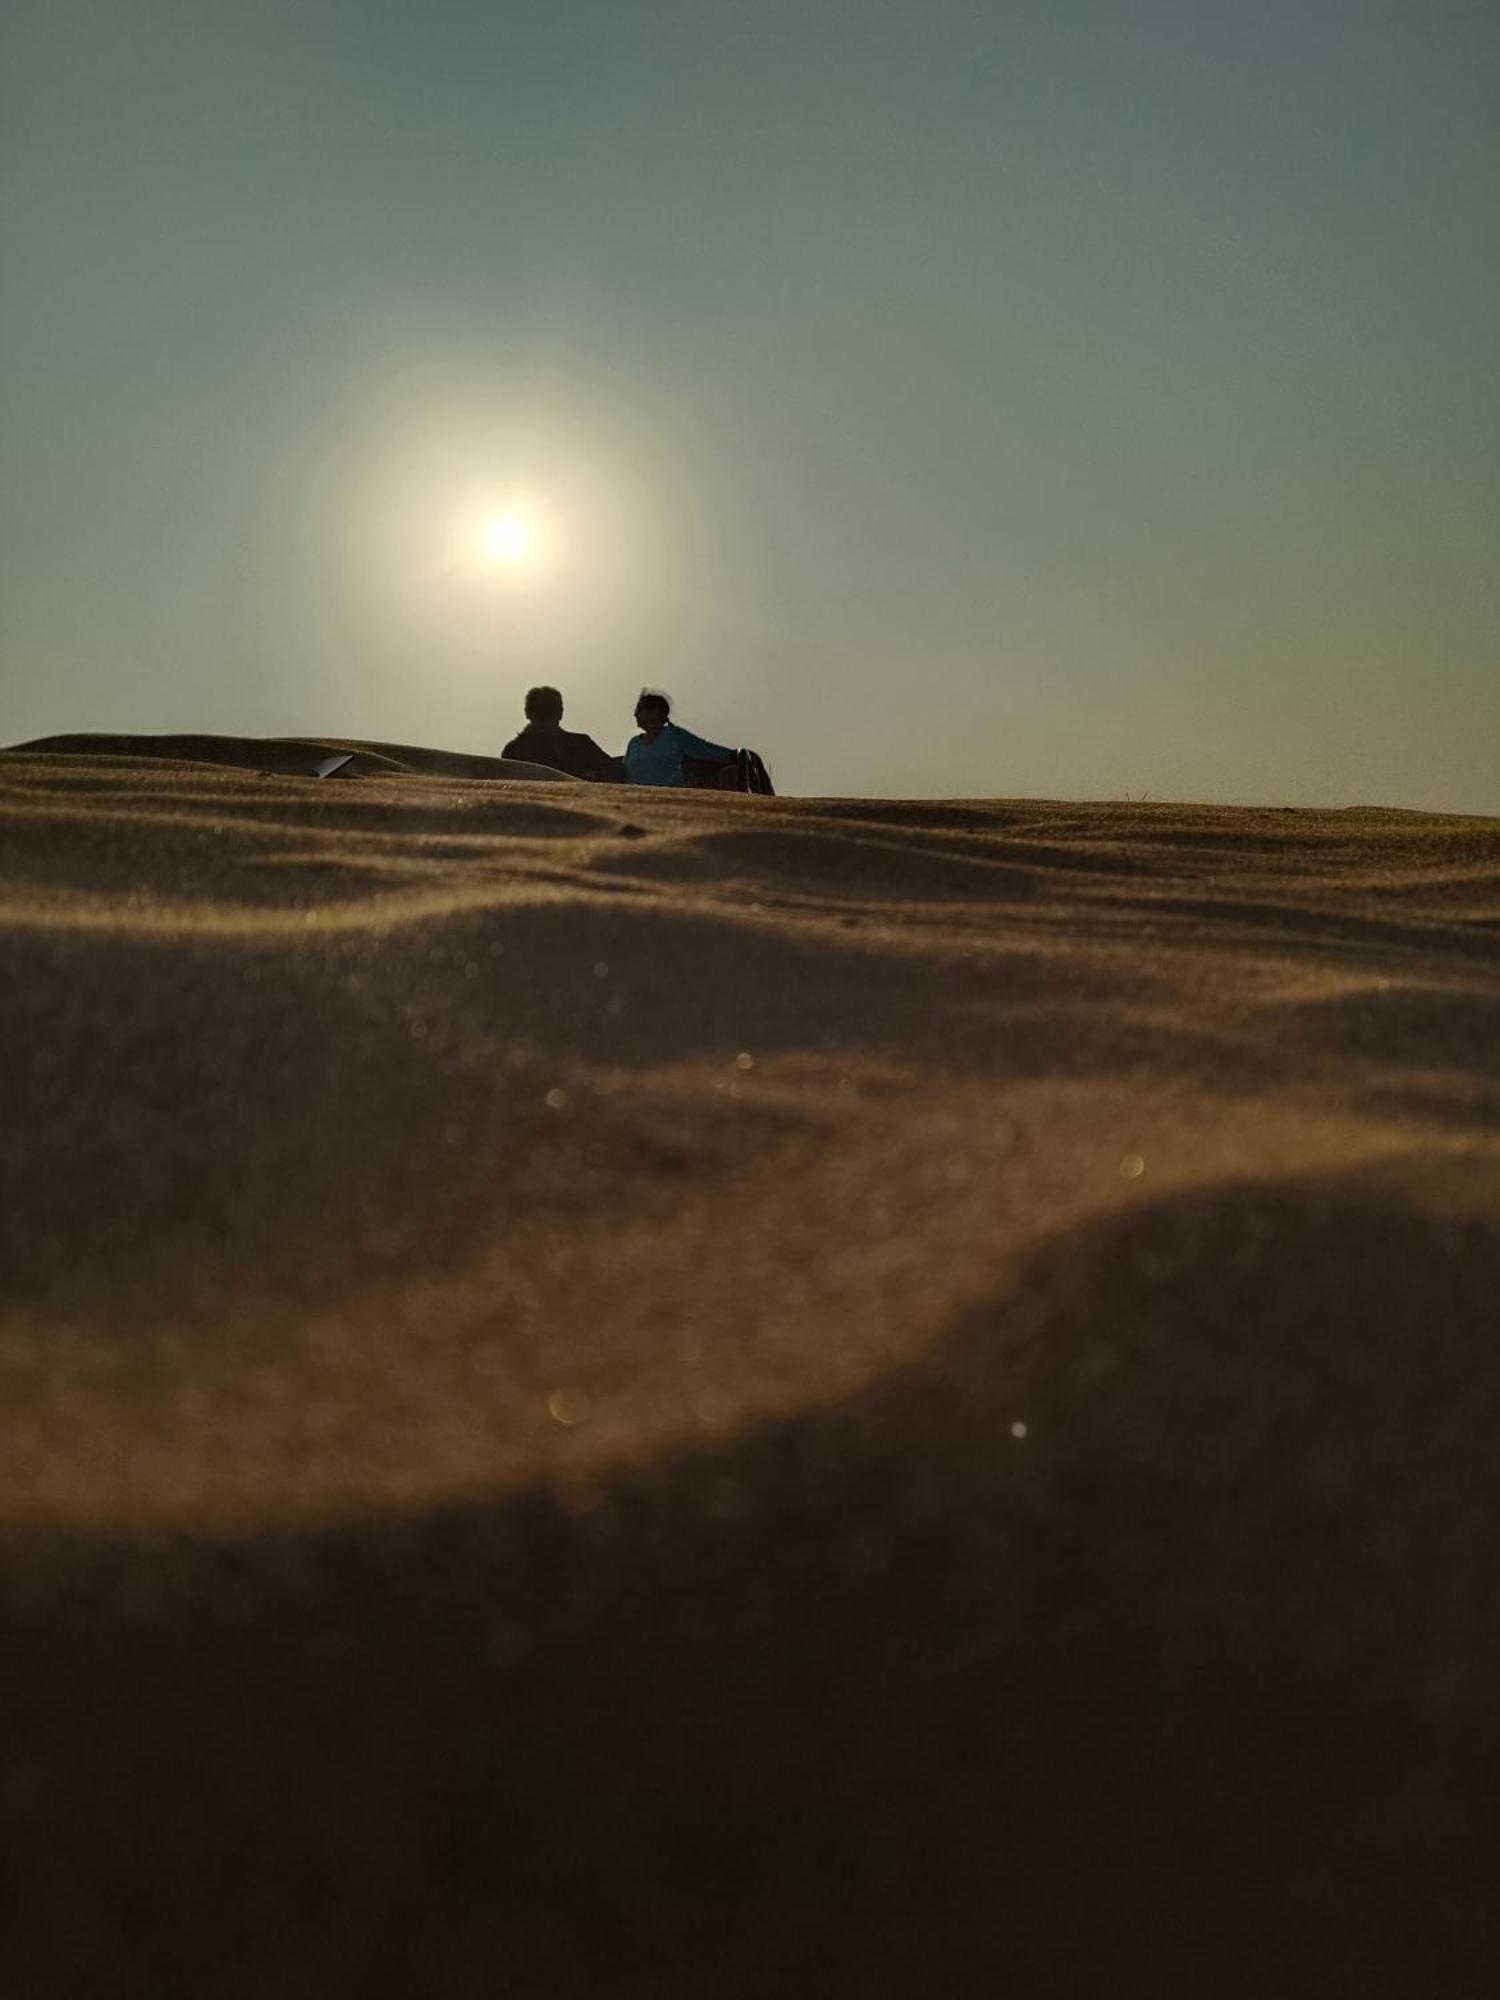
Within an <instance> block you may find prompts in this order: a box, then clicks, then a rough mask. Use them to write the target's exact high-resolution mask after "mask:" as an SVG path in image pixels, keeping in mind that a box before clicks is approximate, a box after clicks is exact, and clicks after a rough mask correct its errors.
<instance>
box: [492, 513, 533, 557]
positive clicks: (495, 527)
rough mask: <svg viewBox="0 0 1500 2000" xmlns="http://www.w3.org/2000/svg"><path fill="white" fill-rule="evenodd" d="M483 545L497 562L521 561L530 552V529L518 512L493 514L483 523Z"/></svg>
mask: <svg viewBox="0 0 1500 2000" xmlns="http://www.w3.org/2000/svg"><path fill="white" fill-rule="evenodd" d="M484 546H485V549H486V550H487V551H488V553H489V554H490V555H492V556H494V557H495V559H496V560H497V561H498V562H504V563H523V562H525V561H526V559H527V557H528V556H529V555H530V554H531V529H530V526H529V525H528V523H527V522H526V520H525V518H524V517H523V516H522V515H520V514H514V513H510V514H495V515H493V516H492V517H491V519H489V520H488V521H486V522H485V524H484Z"/></svg>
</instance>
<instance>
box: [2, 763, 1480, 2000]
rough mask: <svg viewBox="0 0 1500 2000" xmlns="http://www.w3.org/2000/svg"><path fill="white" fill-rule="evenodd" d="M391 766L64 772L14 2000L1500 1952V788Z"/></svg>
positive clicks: (29, 828) (35, 1010) (11, 1051)
mask: <svg viewBox="0 0 1500 2000" xmlns="http://www.w3.org/2000/svg"><path fill="white" fill-rule="evenodd" d="M351 747H353V746H351ZM168 753H171V754H168ZM319 754H321V746H314V745H310V744H278V745H265V744H256V743H245V742H232V741H229V740H227V739H174V740H172V741H168V740H167V739H157V740H155V741H152V740H150V739H136V740H133V741H132V740H121V739H105V738H73V739H56V740H55V741H54V742H53V743H52V744H50V745H43V746H38V747H33V748H30V749H25V750H19V751H14V752H10V753H7V754H4V755H3V756H0V925H3V931H0V937H3V951H4V960H3V964H4V977H3V982H0V1028H3V1033H0V1115H3V1168H0V1171H3V1182H0V1263H3V1269H4V1274H5V1288H6V1300H5V1319H4V1332H3V1338H0V1392H3V1393H0V1504H3V1508H4V1522H5V1528H4V1560H5V1589H6V1604H5V1623H6V1629H7V1635H8V1636H7V1637H6V1639H5V1642H4V1645H3V1652H0V1695H3V1700H4V1712H5V1714H6V1716H7V1718H8V1719H9V1726H10V1729H11V1742H10V1745H9V1748H8V1762H7V1765H6V1769H5V1775H4V1780H3V1785H0V1884H3V1906H4V1922H3V1926H0V1930H3V1935H4V1940H5V1942H4V1943H3V1944H0V1978H3V1979H4V1980H5V1986H6V1990H7V1991H13V1992H16V1993H18V1994H19V1993H24V1994H26V1995H27V1996H36V1995H43V1994H45V1995H51V1994H54V1993H57V1994H63V1993H66V1994H70V1995H71V1994H80V1995H82V1994H90V1995H91V1994H95V1993H98V1994H101V1995H103V1994H111V1995H113V1994H121V1993H127V1992H128V1993H131V1994H134V1993H137V1992H139V1993H141V1994H152V1995H177V1994H183V1995H189V1994H191V1995H193V1996H205V1995H210V1994H211V1995H216V1996H240V1995H245V1996H249V1995H256V1996H259V1995H272V1994H275V1995H277V1996H302V1995H306V1996H309V2000H311V1996H324V1995H344V1994H350V1995H361V1996H363V1995H385V1994H390V1995H393V1996H395V1995H427V1994H432V1995H439V1994H441V1995H463V1996H467V1995H475V1996H478V1995H486V1996H487V1995H491V1994H497V1993H502V1992H503V1993H508V1994H522V1995H538V1996H553V1995H574V1994H609V1995H614V1994H622V1995H631V1996H634V1995H641V1996H647V1995H650V1996H659V1995H689V1994H692V1995H708V1994H732V1995H739V1994H745V1995H750V1994H756V1995H759V1994H766V1995H771V1994H782V1995H785V1994H803V1993H806V1994H821V1993H830V1992H831V1993H840V1994H842V1993H850V1994H870V1993H879V1994H886V1993H891V1994H897V1993H899V1994H913V1995H922V1996H927V1995H945V1994H962V1995H968V1994H975V1995H980V1994H984V1995H989V1994H997V1993H1006V1994H1011V1995H1016V1994H1020V1995H1028V1996H1030V1995H1037V1996H1040V1995H1044V1994H1045V1995H1048V1996H1051V1995H1074V1994H1077V1995H1085V1996H1093V1995H1106V1994H1107V1995H1117V1994H1130V1995H1135V1994H1139V1995H1142V1996H1146V1995H1151V1996H1161V1995H1177V1994H1182V1995H1188V1994H1192V1995H1194V1996H1199V1995H1204V1994H1209V1993H1213V1994H1218V1995H1229V1996H1232V1997H1233V2000H1239V1997H1240V1996H1243V2000H1268V1996H1301V1995H1307V1996H1314V1995H1317V1996H1319V2000H1323V1996H1327V1995H1330V1994H1340V1995H1342V1994H1360V1995H1374V1996H1388V1995H1403V1996H1404V1995H1413V1996H1416V1995H1424V1996H1425V1995H1433V1994H1441V1995H1468V1994H1471V1993H1472V1994H1475V1995H1478V1994H1480V1993H1488V1992H1491V1991H1493V1990H1494V1989H1495V1984H1496V1981H1497V1980H1500V1917H1497V1914H1496V1910H1495V1907H1494V1903H1493V1899H1492V1893H1491V1892H1492V1890H1493V1886H1494V1881H1495V1878H1496V1873H1497V1869H1500V1831H1497V1825H1500V1822H1497V1819H1496V1816H1495V1815H1496V1806H1497V1795H1500V1713H1497V1705H1496V1688H1497V1686H1500V1645H1497V1638H1496V1612H1497V1602H1496V1579H1497V1575H1500V1562H1497V1557H1500V1447H1497V1426H1500V1303H1497V1302H1500V822H1496V821H1485V820H1460V819H1443V818H1426V817H1421V816H1418V815H1413V814H1407V813H1386V812H1373V811H1372V812H1349V813H1327V814H1317V813H1309V812H1285V811H1270V810H1268V811H1230V810H1225V809H1207V808H1192V807H1167V806H1150V805H1129V806H1078V805H1061V804H1049V803H1045V802H1003V803H1002V802H993V801H990V802H975V803H953V802H945V803H942V804H915V803H913V804H903V803H890V802H878V801H867V802H864V801H851V800H839V801H827V800H782V799H739V798H724V797H720V796H716V795H707V794H687V795H672V794H667V793H641V792H632V791H623V790H620V791H617V790H614V789H612V788H611V789H601V788H590V787H585V786H580V785H575V784H574V783H572V782H571V781H568V780H559V779H552V778H549V777H547V775H546V774H543V773H537V772H535V771H533V770H530V769H528V768H526V767H520V768H519V770H518V767H515V766H506V765H502V764H493V765H486V764H485V763H484V762H483V760H479V759H457V760H444V759H442V758H440V757H438V756H437V755H436V754H435V753H427V752H416V751H408V750H403V749H400V748H393V747H391V746H367V747H363V748H361V749H360V752H359V755H358V756H357V757H356V760H355V763H354V764H353V766H351V767H350V772H349V773H347V774H345V775H344V776H342V777H340V778H333V779H329V780H327V781H325V782H321V783H320V782H318V781H316V780H313V779H311V778H309V777H306V776H302V775H298V774H299V773H301V772H305V771H307V770H310V769H311V766H312V763H313V762H314V761H316V758H317V756H318V755H319Z"/></svg>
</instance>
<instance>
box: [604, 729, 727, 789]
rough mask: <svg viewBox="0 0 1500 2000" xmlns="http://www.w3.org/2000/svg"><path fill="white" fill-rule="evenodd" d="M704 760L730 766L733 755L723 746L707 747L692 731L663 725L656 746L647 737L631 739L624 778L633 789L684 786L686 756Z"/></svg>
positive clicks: (626, 756) (626, 746)
mask: <svg viewBox="0 0 1500 2000" xmlns="http://www.w3.org/2000/svg"><path fill="white" fill-rule="evenodd" d="M685 755H686V756H688V757H704V758H708V759H710V760H711V761H712V762H714V763H716V764H727V763H728V762H729V760H730V758H731V757H733V755H734V752H733V751H732V750H726V749H725V748H724V746H723V744H722V743H706V742H705V741H704V739H703V738H702V737H701V736H695V735H694V734H693V732H692V730H691V729H679V728H678V726H677V724H676V723H675V722H668V723H664V724H663V726H662V731H661V734H660V735H659V736H658V737H657V739H656V741H655V742H654V743H648V742H647V741H646V739H645V737H644V736H632V737H631V739H630V741H629V742H628V743H627V744H626V745H625V776H626V778H627V779H628V780H629V781H630V783H631V784H632V785H683V784H686V783H687V780H686V779H685V778H684V777H683V775H682V760H683V757H684V756H685Z"/></svg>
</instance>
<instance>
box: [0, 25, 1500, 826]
mask: <svg viewBox="0 0 1500 2000" xmlns="http://www.w3.org/2000/svg"><path fill="white" fill-rule="evenodd" d="M0 21H3V24H4V29H3V102H0V204H3V206H0V646H3V651H0V741H12V742H13V741H16V740H19V739H21V738H24V737H28V736H32V735H37V734H41V733H43V732H52V731H58V730H65V729H67V730H71V729H127V730H139V731H157V730H188V729H205V730H213V731H224V732H234V733H238V732H249V733H253V734H257V735H292V734H300V733H304V732H305V733H318V734H342V735H358V736H370V737H380V738H386V739H394V740H398V741H405V742H418V743H428V744H436V745H441V746H445V747H450V748H458V749H473V750H485V751H496V750H498V748H499V746H500V745H501V743H503V742H504V740H505V738H506V737H507V736H508V735H509V734H510V733H511V732H512V730H513V729H514V728H515V727H516V726H517V725H518V723H519V719H520V696H521V693H522V691H523V690H524V689H525V687H526V686H528V685H529V684H530V683H531V682H533V681H535V680H541V679H545V680H552V681H556V682H557V683H558V684H560V685H561V686H562V688H563V690H564V693H565V694H566V696H567V698H568V720H569V722H570V723H572V724H573V725H574V726H575V727H580V728H586V729H588V730H590V731H591V732H592V733H593V734H594V735H596V736H598V737H599V738H600V739H601V741H603V742H605V743H606V744H607V745H608V746H609V747H610V748H612V749H617V748H618V747H619V746H620V744H621V743H622V741H623V739H624V736H625V735H626V734H627V733H628V731H629V729H630V727H631V726H632V725H631V724H630V721H629V715H630V709H631V707H632V705H633V700H634V696H635V693H636V690H637V689H638V687H639V686H640V684H641V683H642V682H643V681H649V682H651V683H653V684H659V685H663V686H666V687H667V688H669V689H670V690H671V691H672V692H673V694H674V695H675V697H676V699H677V708H678V713H679V715H680V716H681V718H682V719H683V720H684V721H686V722H687V723H689V725H690V726H692V727H695V728H697V729H699V730H700V731H701V732H702V733H704V734H706V735H710V736H715V737H719V738H721V739H724V740H727V741H730V742H735V743H738V742H748V743H751V744H753V745H755V746H756V747H757V748H759V749H760V750H761V751H762V752H763V753H764V754H765V756H766V758H767V760H768V761H769V762H770V764H771V766H772V769H773V771H774V773H775V775H776V777H777V779H778V782H779V783H780V785H781V786H782V788H783V789H786V790H792V791H803V792H879V793H906V794H917V795H921V794H928V795H930V794H941V793H948V794H960V795H962V794H973V795H979V794H985V795H996V794H999V795H1032V796H1034V795H1050V796H1054V797H1057V796H1061V797H1115V798H1118V797H1120V796H1122V795H1123V794H1126V793H1129V794H1131V795H1133V796H1134V795H1139V794H1141V793H1143V792H1144V793H1147V794H1149V795H1150V796H1151V797H1152V798H1202V799H1219V800H1234V801H1251V802H1259V801H1265V802H1274V803H1308V802H1318V803H1329V804H1352V803H1378V804H1394V805H1417V806H1430V807H1440V808H1448V809H1453V810H1472V811H1482V812H1492V813H1495V812H1500V366H1497V364H1500V254H1497V253H1500V0H969V4H961V0H899V4H897V0H789V4H783V0H537V4H507V3H506V0H35V4H26V0H0ZM507 510H509V511H514V512H516V513H517V514H519V515H520V516H521V517H523V518H524V519H525V520H526V521H527V523H528V524H529V527H530V530H531V533H532V538H533V539H532V543H531V547H532V549H533V550H534V551H535V560H534V561H531V560H528V561H526V562H524V563H521V564H517V565H514V566H512V565H509V564H506V563H504V562H501V561H496V560H494V559H493V558H492V557H490V556H488V555H487V554H486V552H485V548H484V542H483V533H484V524H485V522H486V520H488V519H489V518H491V517H492V516H493V515H495V514H497V513H504V512H506V511H507Z"/></svg>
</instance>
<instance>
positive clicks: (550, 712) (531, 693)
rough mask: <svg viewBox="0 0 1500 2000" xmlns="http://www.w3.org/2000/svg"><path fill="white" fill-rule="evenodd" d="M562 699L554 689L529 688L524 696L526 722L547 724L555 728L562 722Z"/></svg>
mask: <svg viewBox="0 0 1500 2000" xmlns="http://www.w3.org/2000/svg"><path fill="white" fill-rule="evenodd" d="M562 714H563V699H562V696H561V695H560V694H559V693H558V691H557V689H556V688H548V687H540V688H530V689H528V690H527V695H526V720H527V721H528V722H548V723H551V724H553V726H554V727H555V726H556V725H557V724H558V723H559V722H561V721H562Z"/></svg>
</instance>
